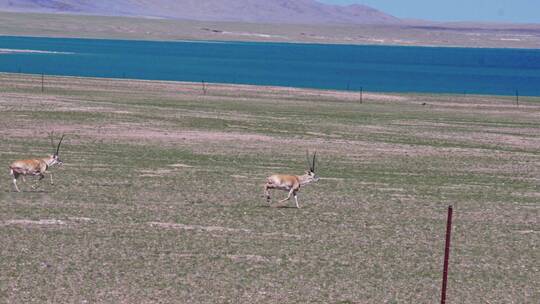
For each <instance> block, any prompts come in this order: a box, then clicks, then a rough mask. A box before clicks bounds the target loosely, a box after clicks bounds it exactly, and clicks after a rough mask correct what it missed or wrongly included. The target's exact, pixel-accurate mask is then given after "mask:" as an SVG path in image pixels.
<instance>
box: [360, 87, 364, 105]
mask: <svg viewBox="0 0 540 304" xmlns="http://www.w3.org/2000/svg"><path fill="white" fill-rule="evenodd" d="M363 93H364V88H363V87H360V103H362V102H363V99H364V96H362V95H364V94H363Z"/></svg>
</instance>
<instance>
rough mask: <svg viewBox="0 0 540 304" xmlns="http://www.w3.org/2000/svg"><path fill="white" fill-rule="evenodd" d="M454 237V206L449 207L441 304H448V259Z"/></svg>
mask: <svg viewBox="0 0 540 304" xmlns="http://www.w3.org/2000/svg"><path fill="white" fill-rule="evenodd" d="M451 236H452V206H448V217H447V220H446V244H445V246H444V266H443V281H442V290H441V304H445V303H446V287H447V285H448V259H449V258H450V240H451Z"/></svg>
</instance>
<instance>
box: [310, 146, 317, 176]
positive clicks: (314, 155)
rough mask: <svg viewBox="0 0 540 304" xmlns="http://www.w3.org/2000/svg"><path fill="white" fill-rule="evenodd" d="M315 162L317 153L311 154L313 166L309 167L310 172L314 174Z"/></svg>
mask: <svg viewBox="0 0 540 304" xmlns="http://www.w3.org/2000/svg"><path fill="white" fill-rule="evenodd" d="M316 161H317V151H315V153H313V165H312V166H311V172H315V162H316Z"/></svg>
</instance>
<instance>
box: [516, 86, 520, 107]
mask: <svg viewBox="0 0 540 304" xmlns="http://www.w3.org/2000/svg"><path fill="white" fill-rule="evenodd" d="M516 106H519V91H518V90H516Z"/></svg>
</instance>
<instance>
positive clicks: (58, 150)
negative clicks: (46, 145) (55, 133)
mask: <svg viewBox="0 0 540 304" xmlns="http://www.w3.org/2000/svg"><path fill="white" fill-rule="evenodd" d="M64 136H65V134H62V138H60V141H59V142H58V146H57V147H56V155H58V152H60V145H61V144H62V140H63V139H64Z"/></svg>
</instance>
